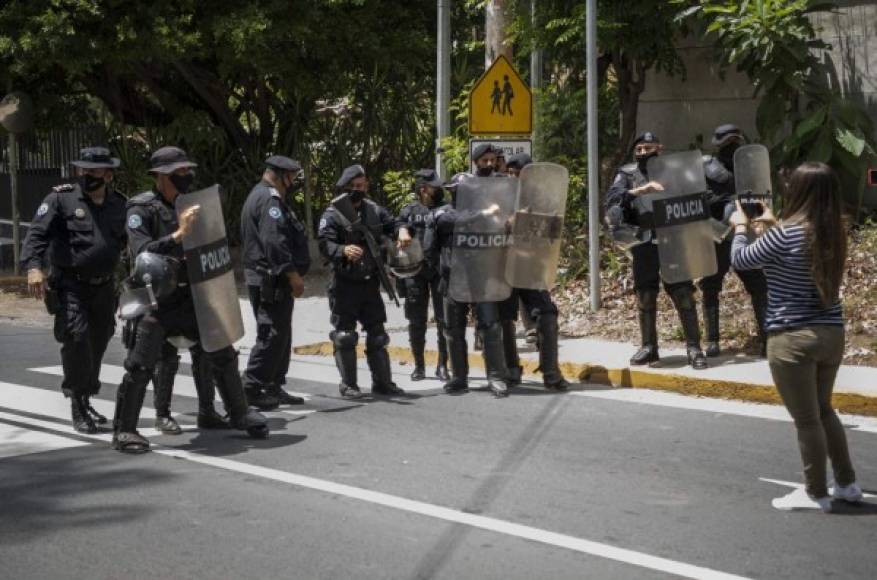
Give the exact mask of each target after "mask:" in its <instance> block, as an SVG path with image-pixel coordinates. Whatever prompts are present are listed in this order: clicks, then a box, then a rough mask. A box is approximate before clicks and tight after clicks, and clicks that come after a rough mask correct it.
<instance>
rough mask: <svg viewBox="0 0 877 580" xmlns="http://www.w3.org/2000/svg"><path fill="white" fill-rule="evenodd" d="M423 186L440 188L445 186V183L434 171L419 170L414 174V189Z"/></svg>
mask: <svg viewBox="0 0 877 580" xmlns="http://www.w3.org/2000/svg"><path fill="white" fill-rule="evenodd" d="M424 185H429V186H430V187H436V188H441V187H444V186H445V183H444V182H443V181H442V180H441V178H440V177H439V176H438V174H437V173H436V172H435V170H434V169H421V170H419V171H416V172H415V173H414V189H420V188H421V187H422V186H424Z"/></svg>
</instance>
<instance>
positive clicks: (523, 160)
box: [506, 153, 533, 170]
mask: <svg viewBox="0 0 877 580" xmlns="http://www.w3.org/2000/svg"><path fill="white" fill-rule="evenodd" d="M531 163H533V158H532V157H530V156H529V155H527V154H526V153H516V154H515V155H512V156H511V157H509V159H508V161H506V167H511V168H512V169H518V170H521V169H523V168H524V167H526V166H528V165H530V164H531Z"/></svg>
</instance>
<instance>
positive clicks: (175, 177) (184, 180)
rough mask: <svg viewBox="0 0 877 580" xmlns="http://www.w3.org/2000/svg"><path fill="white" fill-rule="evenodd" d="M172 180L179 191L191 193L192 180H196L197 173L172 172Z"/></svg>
mask: <svg viewBox="0 0 877 580" xmlns="http://www.w3.org/2000/svg"><path fill="white" fill-rule="evenodd" d="M170 180H171V183H173V184H174V187H176V188H177V191H178V192H180V193H189V188H190V187H192V182H194V181H195V174H194V173H185V174H183V175H180V174H178V173H171V175H170Z"/></svg>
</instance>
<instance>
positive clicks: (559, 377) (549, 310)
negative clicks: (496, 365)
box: [499, 154, 569, 391]
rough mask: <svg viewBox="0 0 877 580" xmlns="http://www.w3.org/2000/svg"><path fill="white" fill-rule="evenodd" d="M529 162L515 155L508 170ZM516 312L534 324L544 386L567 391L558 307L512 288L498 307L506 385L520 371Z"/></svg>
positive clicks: (544, 293) (538, 294)
mask: <svg viewBox="0 0 877 580" xmlns="http://www.w3.org/2000/svg"><path fill="white" fill-rule="evenodd" d="M531 162H532V160H531V159H530V156H529V155H526V154H519V155H514V156H512V157H511V159H509V163H508V167H511V168H513V169H515V170H517V171H520V170H521V169H523V168H524V167H526V166H527V165H529V164H530V163H531ZM519 307H521V308H519ZM519 309H522V310H524V311H525V312H526V314H527V316H528V317H529V318H531V319H532V320H533V321H535V323H536V332H537V340H536V344H537V345H538V347H539V369H540V370H541V372H542V382H543V384H544V385H545V387H547V388H549V389H553V390H557V391H565V390H566V389H568V388H569V383H568V382H567V381H566V379H565V378H564V377H563V373H561V371H560V364H559V361H558V357H559V352H558V340H559V336H558V330H559V329H558V324H557V314H558V312H557V306H556V305H555V304H554V301H553V300H552V299H551V293H549V292H548V290H535V289H529V288H514V289H513V290H512V295H511V296H509V297H508V298H507V299H506V300H504V301H503V302H501V303H500V304H499V318H500V323H501V325H502V343H503V350H504V352H505V362H506V367H507V368H508V373H509V374H508V382H509V383H511V384H518V383H520V382H521V374H522V372H523V369H522V367H521V360H520V357H519V356H518V345H517V342H516V341H515V322H517V320H518V311H519Z"/></svg>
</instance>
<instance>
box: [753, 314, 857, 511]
mask: <svg viewBox="0 0 877 580" xmlns="http://www.w3.org/2000/svg"><path fill="white" fill-rule="evenodd" d="M843 352H844V329H843V326H840V325H838V326H829V325H813V326H805V327H801V328H795V329H791V330H784V331H779V332H773V333H771V334H770V337H769V338H768V341H767V360H768V363H769V364H770V372H771V375H773V381H774V383H775V384H776V386H777V389H779V392H780V396H781V397H782V399H783V403H785V405H786V408H787V409H788V410H789V414H790V415H791V416H792V419H794V421H795V427H796V429H797V430H798V447H799V448H800V451H801V460H802V461H803V462H804V480H805V483H806V488H807V493H808V494H810V495H811V496H813V497H825V496H827V495H828V489H827V487H826V468H825V459H826V456H827V457H828V458H830V459H831V466H832V468H833V470H834V478H835V481H836V482H837V484H838V485H849V484H851V483H853V482H854V481H855V480H856V474H855V471H853V465H852V462H851V461H850V452H849V449H848V448H847V438H846V435H845V434H844V430H843V426H842V425H841V423H840V419H838V417H837V414H836V413H835V412H834V409H832V408H831V393H832V390H833V389H834V379H835V377H836V376H837V370H838V367H840V363H841V360H842V358H843Z"/></svg>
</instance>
